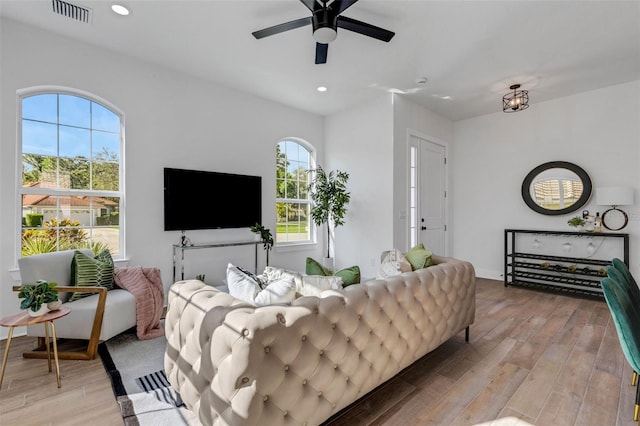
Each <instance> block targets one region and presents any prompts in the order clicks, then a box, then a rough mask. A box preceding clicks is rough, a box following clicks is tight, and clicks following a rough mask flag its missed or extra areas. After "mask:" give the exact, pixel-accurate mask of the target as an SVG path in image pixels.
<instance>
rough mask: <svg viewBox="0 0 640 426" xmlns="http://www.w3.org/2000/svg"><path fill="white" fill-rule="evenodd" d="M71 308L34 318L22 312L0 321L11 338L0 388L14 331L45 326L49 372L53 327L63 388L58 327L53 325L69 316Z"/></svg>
mask: <svg viewBox="0 0 640 426" xmlns="http://www.w3.org/2000/svg"><path fill="white" fill-rule="evenodd" d="M69 312H71V308H68V307H66V306H63V307H61V308H60V309H57V310H55V311H50V312H47V313H46V314H44V315H40V316H39V317H32V316H30V315H29V313H28V312H26V311H25V312H21V313H19V314H15V315H11V316H9V317H4V318H2V319H0V326H2V327H9V336H8V338H7V346H6V347H5V348H4V358H3V359H2V371H1V372H0V388H2V379H4V370H5V367H6V366H7V358H8V356H9V347H10V346H11V338H12V337H13V329H14V328H15V327H25V326H28V325H35V324H44V335H45V341H46V344H47V361H48V363H49V372H51V349H50V348H49V346H50V345H49V327H51V337H52V338H53V359H54V361H55V364H56V379H57V381H58V387H61V386H62V384H61V382H60V365H59V363H58V344H57V343H56V327H55V325H54V324H53V322H54V321H55V320H57V319H58V318H62V317H63V316H65V315H69Z"/></svg>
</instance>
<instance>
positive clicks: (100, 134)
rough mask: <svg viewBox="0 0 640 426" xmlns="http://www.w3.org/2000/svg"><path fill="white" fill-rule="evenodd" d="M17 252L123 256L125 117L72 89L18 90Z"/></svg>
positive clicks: (22, 253) (25, 253)
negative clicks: (85, 250) (77, 250)
mask: <svg viewBox="0 0 640 426" xmlns="http://www.w3.org/2000/svg"><path fill="white" fill-rule="evenodd" d="M19 98H20V102H19V116H20V118H21V123H22V125H21V126H20V129H19V132H20V133H19V141H20V144H19V145H20V146H19V152H18V156H19V157H18V163H19V165H18V166H19V168H20V169H21V170H22V172H21V178H20V180H19V182H18V185H17V186H18V188H17V194H18V196H19V205H20V206H21V207H20V208H21V218H22V225H21V226H20V230H21V235H20V241H21V243H20V251H21V255H22V256H23V257H24V256H30V255H32V254H38V253H47V252H52V251H59V250H68V249H75V248H93V249H94V251H96V252H97V251H100V250H101V249H104V248H109V250H110V252H111V254H112V255H114V257H116V256H118V257H123V256H124V253H123V251H124V250H123V249H124V247H123V242H124V235H123V223H124V218H123V215H122V214H121V213H122V207H123V205H124V192H123V188H124V183H123V181H122V177H123V170H122V164H123V162H122V152H123V134H122V129H123V118H122V114H120V113H118V112H116V111H114V108H111V107H108V106H106V105H105V102H104V101H100V100H98V99H94V98H92V97H91V96H89V95H87V94H84V93H79V92H74V91H72V90H67V89H65V90H49V91H47V90H37V91H33V90H31V91H28V92H27V91H25V92H23V93H19Z"/></svg>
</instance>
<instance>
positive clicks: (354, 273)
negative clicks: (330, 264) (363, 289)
mask: <svg viewBox="0 0 640 426" xmlns="http://www.w3.org/2000/svg"><path fill="white" fill-rule="evenodd" d="M333 275H335V276H336V277H340V278H342V287H346V286H349V285H352V284H360V268H359V267H357V266H352V267H350V268H344V269H340V270H339V271H336V272H335V274H333Z"/></svg>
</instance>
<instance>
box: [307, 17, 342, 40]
mask: <svg viewBox="0 0 640 426" xmlns="http://www.w3.org/2000/svg"><path fill="white" fill-rule="evenodd" d="M311 22H312V27H313V37H314V38H315V39H316V41H317V42H318V43H323V44H328V43H330V42H332V41H333V40H335V39H336V37H337V36H338V31H337V30H338V16H337V15H335V14H334V13H332V12H331V10H330V9H324V8H323V9H318V10H315V11H314V12H313V16H312V18H311Z"/></svg>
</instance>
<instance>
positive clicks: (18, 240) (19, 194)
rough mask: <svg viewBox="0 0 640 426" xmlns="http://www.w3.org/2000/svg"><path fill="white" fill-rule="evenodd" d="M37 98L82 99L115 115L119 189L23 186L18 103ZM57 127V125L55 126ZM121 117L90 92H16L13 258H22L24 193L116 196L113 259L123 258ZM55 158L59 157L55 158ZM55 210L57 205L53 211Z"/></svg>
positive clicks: (57, 88) (42, 89)
mask: <svg viewBox="0 0 640 426" xmlns="http://www.w3.org/2000/svg"><path fill="white" fill-rule="evenodd" d="M38 95H68V96H75V97H80V98H84V99H86V100H88V101H90V102H93V103H96V104H99V105H100V106H102V107H104V108H106V109H108V110H109V111H110V112H112V113H113V114H115V115H116V116H117V117H118V119H119V121H120V129H119V132H120V144H119V148H120V153H119V154H120V159H119V167H118V179H119V189H118V190H117V191H109V190H92V189H61V188H29V187H24V186H23V182H22V177H23V176H22V166H23V158H22V157H23V150H22V146H23V140H22V120H23V117H22V113H23V112H22V101H23V100H24V99H25V98H29V97H32V96H38ZM58 126H59V124H58ZM124 148H125V115H124V112H123V111H122V110H121V109H120V108H118V107H116V106H115V105H113V104H112V103H111V102H109V101H107V100H106V99H103V98H101V97H99V96H97V95H94V94H93V93H89V92H86V91H83V90H80V89H74V88H70V87H64V86H35V87H29V88H25V89H21V90H18V91H17V92H16V156H15V160H16V171H15V188H16V198H15V215H16V216H15V218H16V220H15V225H16V228H15V231H14V235H15V243H14V244H15V250H14V253H15V255H16V259H19V258H21V257H22V200H23V196H24V195H27V194H42V195H49V196H55V197H63V196H89V197H118V198H119V201H120V203H119V214H118V226H119V235H118V240H119V241H118V244H119V252H118V254H117V255H114V260H124V259H126V238H125V235H126V220H125V216H126V214H125V211H126V194H125V187H126V185H125V172H124V170H125V164H126V163H125V149H124ZM56 157H59V155H57V156H56ZM58 208H59V205H57V207H56V209H58ZM95 227H97V224H94V223H92V224H91V225H90V226H87V227H86V228H91V229H93V228H95Z"/></svg>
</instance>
